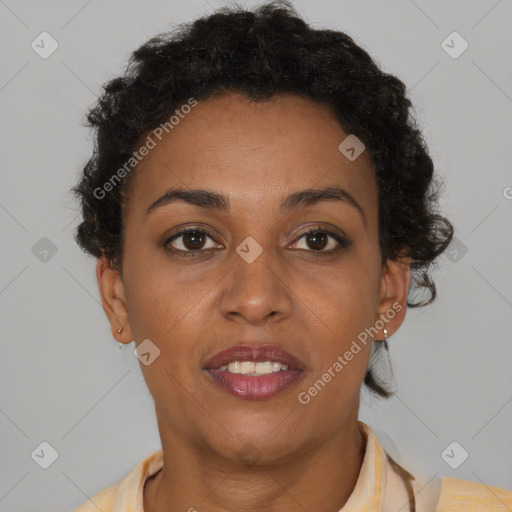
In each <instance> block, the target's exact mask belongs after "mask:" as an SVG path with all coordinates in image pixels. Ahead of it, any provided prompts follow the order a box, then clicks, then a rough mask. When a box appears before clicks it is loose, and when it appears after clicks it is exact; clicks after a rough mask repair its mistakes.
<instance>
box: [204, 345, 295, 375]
mask: <svg viewBox="0 0 512 512" xmlns="http://www.w3.org/2000/svg"><path fill="white" fill-rule="evenodd" d="M232 361H254V362H255V363H256V362H263V361H278V362H280V363H282V364H285V365H287V366H288V369H289V370H304V364H303V363H302V362H301V361H300V360H299V359H297V358H296V357H295V356H293V355H292V354H290V352H288V351H286V350H285V349H283V348H281V347H278V346H277V345H260V346H257V347H256V346H253V345H236V346H234V347H230V348H227V349H225V350H221V351H220V352H217V353H216V354H214V355H213V356H212V357H211V358H210V359H208V361H207V362H206V364H205V365H204V368H205V369H207V370H208V369H218V368H220V367H221V366H224V365H227V364H229V363H231V362H232Z"/></svg>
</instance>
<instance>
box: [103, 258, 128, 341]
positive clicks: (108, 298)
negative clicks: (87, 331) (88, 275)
mask: <svg viewBox="0 0 512 512" xmlns="http://www.w3.org/2000/svg"><path fill="white" fill-rule="evenodd" d="M96 278H97V280H98V288H99V291H100V296H101V303H102V305H103V310H104V311H105V314H106V315H107V318H108V320H109V322H110V329H111V331H112V336H113V337H114V338H115V339H116V340H117V341H119V343H125V344H128V343H130V342H132V341H133V335H132V331H131V328H130V324H129V322H128V309H127V307H126V296H125V289H124V283H123V281H122V278H121V275H120V272H119V271H118V270H114V269H113V268H112V267H111V266H110V265H109V263H108V262H107V260H106V258H105V256H101V257H100V258H98V262H97V264H96ZM121 327H122V328H123V330H122V331H121V332H120V333H118V332H117V331H118V330H119V329H120V328H121Z"/></svg>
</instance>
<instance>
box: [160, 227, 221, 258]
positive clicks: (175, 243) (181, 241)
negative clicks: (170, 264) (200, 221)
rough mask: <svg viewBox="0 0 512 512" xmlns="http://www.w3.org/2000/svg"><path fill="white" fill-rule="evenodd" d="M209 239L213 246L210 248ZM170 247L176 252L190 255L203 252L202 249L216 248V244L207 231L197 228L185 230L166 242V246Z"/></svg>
mask: <svg viewBox="0 0 512 512" xmlns="http://www.w3.org/2000/svg"><path fill="white" fill-rule="evenodd" d="M208 239H209V240H210V241H211V242H212V243H213V245H212V244H210V246H208V244H207V240H208ZM168 245H170V246H171V247H172V249H173V250H175V251H179V252H189V253H196V252H203V251H202V249H215V248H216V242H215V241H214V240H213V238H212V237H211V236H210V235H209V234H208V233H207V232H206V231H204V230H202V229H195V228H192V229H190V228H189V229H184V230H182V231H179V232H178V233H175V234H174V235H173V236H172V237H171V238H169V239H167V240H166V242H165V246H168ZM184 256H185V255H184Z"/></svg>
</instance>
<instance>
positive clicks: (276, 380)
mask: <svg viewBox="0 0 512 512" xmlns="http://www.w3.org/2000/svg"><path fill="white" fill-rule="evenodd" d="M234 361H240V362H243V361H252V362H254V363H261V362H265V361H274V362H276V361H277V362H279V363H281V364H282V365H286V366H287V368H286V370H285V369H284V367H282V369H281V370H279V371H277V372H272V373H271V374H261V375H254V374H252V375H248V374H245V375H244V374H237V373H230V372H229V371H227V370H226V369H221V367H223V366H225V365H228V364H229V363H232V362H234ZM304 368H305V366H304V364H303V363H302V361H299V360H298V359H297V358H296V357H295V356H293V355H292V354H290V353H289V352H287V351H286V350H284V349H283V348H281V347H278V346H276V345H262V346H260V347H254V346H251V345H237V346H235V347H231V348H228V349H226V350H222V351H221V352H217V353H216V354H215V355H214V356H213V357H211V358H210V359H209V360H208V361H207V362H206V364H205V366H204V371H205V373H206V374H208V375H209V377H210V379H211V380H210V382H212V383H214V384H215V385H217V386H218V387H219V388H220V389H222V390H224V391H226V392H228V393H230V394H231V395H234V396H236V397H237V398H241V399H242V400H265V399H268V398H271V397H273V396H275V395H278V394H279V393H282V392H283V391H285V390H287V389H289V388H291V387H292V386H293V385H294V384H296V383H297V382H298V381H299V380H300V379H301V377H303V375H304Z"/></svg>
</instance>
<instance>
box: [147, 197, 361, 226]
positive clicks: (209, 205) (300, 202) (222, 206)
mask: <svg viewBox="0 0 512 512" xmlns="http://www.w3.org/2000/svg"><path fill="white" fill-rule="evenodd" d="M175 201H184V202H185V203H187V204H191V205H194V206H198V207H200V208H204V209H207V210H216V211H222V212H229V209H230V201H229V198H228V197H227V196H225V195H223V194H219V193H218V192H214V191H212V190H205V189H185V188H181V187H175V188H171V189H169V190H168V191H167V192H166V193H165V194H164V195H163V196H161V197H159V198H158V199H157V200H156V201H155V202H154V203H152V204H151V205H150V206H149V207H148V209H147V210H146V215H148V214H149V213H151V212H152V211H154V210H156V209H157V208H160V207H162V206H164V205H167V204H170V203H173V202H175ZM322 201H341V202H343V203H345V204H348V205H350V206H352V207H353V208H355V209H356V210H357V211H358V212H359V213H360V215H361V217H362V218H363V222H364V225H365V226H366V215H365V212H364V210H363V208H362V207H361V205H360V204H359V203H358V202H357V201H356V200H355V199H354V197H353V196H352V195H351V194H350V193H349V192H347V191H346V190H344V189H342V188H339V187H325V188H320V189H306V190H299V191H297V192H293V193H291V194H289V195H288V196H286V197H285V198H284V199H283V200H282V202H281V204H280V211H281V213H283V214H284V213H289V212H291V211H293V210H297V209H298V208H301V207H302V208H304V207H307V206H313V205H315V204H318V203H320V202H322Z"/></svg>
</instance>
